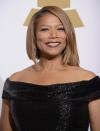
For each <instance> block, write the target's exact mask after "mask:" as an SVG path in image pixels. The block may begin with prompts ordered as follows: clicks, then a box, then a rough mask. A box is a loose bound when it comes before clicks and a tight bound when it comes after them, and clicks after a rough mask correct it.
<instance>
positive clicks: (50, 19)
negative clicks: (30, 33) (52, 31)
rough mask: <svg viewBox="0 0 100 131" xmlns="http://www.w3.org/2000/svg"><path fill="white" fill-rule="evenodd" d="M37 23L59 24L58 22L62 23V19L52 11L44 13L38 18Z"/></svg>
mask: <svg viewBox="0 0 100 131" xmlns="http://www.w3.org/2000/svg"><path fill="white" fill-rule="evenodd" d="M36 23H37V24H38V25H58V24H60V25H62V22H61V21H60V19H59V18H58V17H57V16H55V15H53V14H51V13H45V14H43V15H42V16H41V17H39V18H38V19H37V22H36Z"/></svg>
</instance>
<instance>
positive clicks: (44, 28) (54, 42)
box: [36, 13, 66, 57]
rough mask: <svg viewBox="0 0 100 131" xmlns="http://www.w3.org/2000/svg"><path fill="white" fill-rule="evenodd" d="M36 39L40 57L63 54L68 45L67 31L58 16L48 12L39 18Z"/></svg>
mask: <svg viewBox="0 0 100 131" xmlns="http://www.w3.org/2000/svg"><path fill="white" fill-rule="evenodd" d="M36 41H37V48H38V49H39V51H40V57H57V56H61V53H62V51H63V50H64V48H65V46H66V33H65V30H64V27H63V25H62V23H61V22H60V20H59V19H58V18H57V17H56V16H54V15H53V14H50V13H46V14H44V15H43V16H42V17H40V18H39V19H38V20H37V26H36Z"/></svg>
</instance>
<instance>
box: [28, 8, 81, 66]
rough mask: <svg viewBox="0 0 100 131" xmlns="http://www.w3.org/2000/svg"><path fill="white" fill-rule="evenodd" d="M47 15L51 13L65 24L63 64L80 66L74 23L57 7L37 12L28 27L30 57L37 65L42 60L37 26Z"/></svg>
mask: <svg viewBox="0 0 100 131" xmlns="http://www.w3.org/2000/svg"><path fill="white" fill-rule="evenodd" d="M45 13H51V14H53V15H55V16H56V17H57V18H58V19H59V20H60V21H61V23H62V24H63V27H64V29H65V33H66V47H65V49H64V51H63V52H62V63H63V64H64V65H66V64H68V65H71V66H79V55H78V51H77V44H76V37H75V31H74V27H73V25H72V23H71V22H70V19H69V17H68V16H67V14H66V13H65V12H64V11H63V10H62V9H61V8H59V7H57V6H45V7H43V8H42V9H40V10H39V11H38V12H36V13H35V14H34V15H33V16H32V18H31V20H30V23H29V25H28V29H27V37H26V50H27V54H28V57H29V58H30V59H31V60H33V61H34V62H35V63H36V61H37V59H39V58H40V54H39V51H38V49H37V47H36V36H35V32H36V25H37V22H38V18H40V17H41V16H43V15H45Z"/></svg>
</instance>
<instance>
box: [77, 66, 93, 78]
mask: <svg viewBox="0 0 100 131" xmlns="http://www.w3.org/2000/svg"><path fill="white" fill-rule="evenodd" d="M75 69H76V70H77V73H78V75H79V77H80V78H82V79H84V80H90V79H92V78H94V77H95V76H96V74H95V73H94V72H92V71H90V70H87V69H85V68H82V67H75Z"/></svg>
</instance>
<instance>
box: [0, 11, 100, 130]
mask: <svg viewBox="0 0 100 131" xmlns="http://www.w3.org/2000/svg"><path fill="white" fill-rule="evenodd" d="M36 28H37V29H36V39H37V47H38V48H39V50H40V52H41V57H40V61H39V62H38V63H37V64H36V65H32V66H30V67H28V68H26V69H24V70H22V71H19V72H16V73H14V74H13V75H11V76H10V80H12V81H24V82H26V83H35V84H37V83H38V84H41V85H49V84H51V83H69V82H76V81H82V80H90V79H92V78H93V77H95V76H96V74H94V73H93V72H91V71H88V70H85V69H83V68H81V67H74V66H73V67H72V66H69V65H66V66H64V65H62V61H61V58H62V55H61V53H62V51H63V50H64V48H65V46H66V44H67V43H66V34H65V32H64V30H63V25H62V23H61V22H60V21H59V19H58V18H57V17H56V16H54V15H52V14H50V13H47V14H45V15H43V16H42V17H40V18H39V20H38V23H37V27H36ZM48 42H51V44H53V42H56V43H57V42H59V43H60V44H59V45H58V46H57V47H50V46H48V45H47V44H48ZM88 109H89V114H90V125H91V131H100V124H99V122H100V111H99V110H100V99H98V100H95V101H92V102H89V104H88ZM9 121H10V107H9V101H7V100H3V102H2V113H1V121H0V125H1V126H0V131H12V128H11V124H10V122H9Z"/></svg>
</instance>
